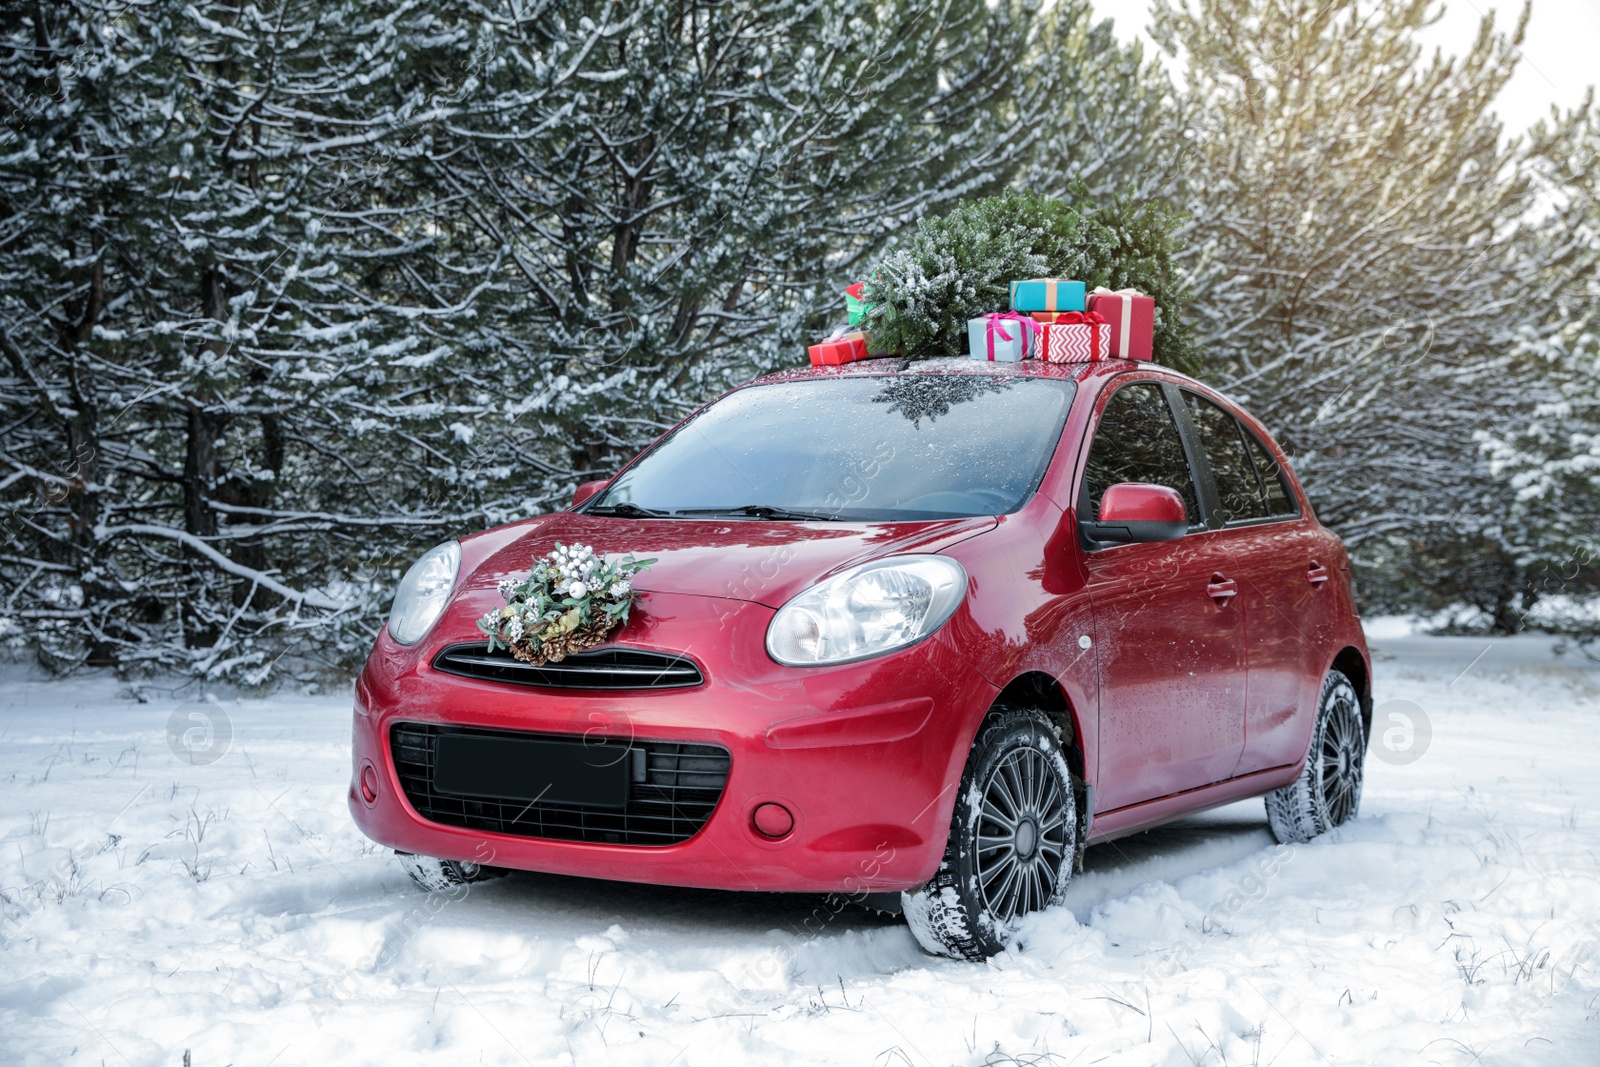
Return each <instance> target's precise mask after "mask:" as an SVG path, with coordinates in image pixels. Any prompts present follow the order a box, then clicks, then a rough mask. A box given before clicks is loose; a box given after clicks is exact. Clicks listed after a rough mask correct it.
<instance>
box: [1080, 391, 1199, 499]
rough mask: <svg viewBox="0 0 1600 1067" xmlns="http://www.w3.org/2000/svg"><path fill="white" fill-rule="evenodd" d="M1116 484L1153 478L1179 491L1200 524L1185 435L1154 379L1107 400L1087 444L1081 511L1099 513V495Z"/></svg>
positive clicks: (1156, 482)
mask: <svg viewBox="0 0 1600 1067" xmlns="http://www.w3.org/2000/svg"><path fill="white" fill-rule="evenodd" d="M1118 482H1149V483H1150V484H1152V485H1164V486H1166V487H1167V488H1169V489H1176V490H1177V491H1178V492H1179V493H1180V494H1181V495H1182V496H1183V506H1184V508H1185V509H1186V510H1187V511H1188V513H1189V523H1190V525H1191V526H1192V525H1196V524H1198V523H1199V522H1200V503H1199V499H1198V497H1197V495H1196V493H1195V488H1194V477H1193V475H1192V474H1191V473H1190V471H1189V461H1188V459H1187V458H1186V457H1185V456H1184V452H1183V438H1181V437H1180V436H1179V435H1178V424H1177V423H1176V422H1175V421H1174V420H1173V418H1172V409H1171V408H1169V407H1168V406H1167V396H1166V393H1165V392H1164V391H1163V390H1162V388H1161V386H1160V385H1159V384H1157V383H1156V382H1135V383H1133V384H1131V385H1125V386H1123V387H1122V388H1120V389H1118V390H1117V391H1116V393H1115V394H1114V395H1113V396H1112V397H1111V399H1110V400H1109V401H1108V402H1107V403H1106V406H1105V410H1104V411H1103V412H1102V413H1101V415H1100V425H1099V426H1097V427H1096V428H1095V432H1094V442H1093V444H1091V445H1090V447H1089V460H1088V463H1087V465H1086V469H1085V471H1084V476H1083V498H1082V503H1083V509H1082V514H1083V515H1084V517H1085V519H1086V520H1087V521H1091V522H1092V521H1094V518H1095V516H1097V515H1099V514H1100V498H1101V497H1102V496H1104V495H1105V491H1106V489H1107V488H1109V487H1110V486H1113V485H1116V484H1117V483H1118Z"/></svg>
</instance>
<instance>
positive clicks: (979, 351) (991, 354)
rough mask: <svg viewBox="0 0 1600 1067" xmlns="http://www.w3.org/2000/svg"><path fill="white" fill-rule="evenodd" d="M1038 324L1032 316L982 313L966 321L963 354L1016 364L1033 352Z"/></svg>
mask: <svg viewBox="0 0 1600 1067" xmlns="http://www.w3.org/2000/svg"><path fill="white" fill-rule="evenodd" d="M1038 337H1039V327H1038V325H1037V324H1036V323H1034V321H1033V320H1032V319H1021V318H1017V317H1013V316H1010V315H985V316H984V317H983V318H981V319H968V320H967V353H968V355H970V356H971V357H972V358H973V359H981V360H985V361H991V362H994V363H1018V362H1021V361H1022V360H1024V359H1028V358H1030V357H1031V356H1032V355H1033V349H1034V347H1035V345H1036V344H1037V342H1038Z"/></svg>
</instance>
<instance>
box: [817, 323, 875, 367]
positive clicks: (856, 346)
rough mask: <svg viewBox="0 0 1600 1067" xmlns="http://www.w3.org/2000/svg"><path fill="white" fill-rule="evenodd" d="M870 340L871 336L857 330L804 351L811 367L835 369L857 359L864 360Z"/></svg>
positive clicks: (831, 338)
mask: <svg viewBox="0 0 1600 1067" xmlns="http://www.w3.org/2000/svg"><path fill="white" fill-rule="evenodd" d="M871 340H872V335H871V334H869V333H866V332H865V331H862V330H857V331H855V332H854V333H846V334H839V335H837V336H834V337H830V338H828V339H827V340H826V341H823V342H822V343H821V344H817V345H812V346H811V347H810V348H808V349H806V353H807V354H808V355H810V357H811V365H812V366H813V367H837V366H840V365H841V364H845V363H854V362H855V361H856V360H858V359H866V358H867V343H868V342H869V341H871Z"/></svg>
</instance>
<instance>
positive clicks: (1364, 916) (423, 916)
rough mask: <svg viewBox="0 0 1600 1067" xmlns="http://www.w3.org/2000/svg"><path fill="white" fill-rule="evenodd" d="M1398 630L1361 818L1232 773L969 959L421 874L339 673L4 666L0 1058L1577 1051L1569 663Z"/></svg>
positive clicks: (852, 934)
mask: <svg viewBox="0 0 1600 1067" xmlns="http://www.w3.org/2000/svg"><path fill="white" fill-rule="evenodd" d="M1401 634H1402V631H1400V630H1395V629H1390V630H1386V631H1383V632H1381V634H1380V636H1378V638H1377V640H1376V653H1377V659H1378V662H1377V670H1378V698H1379V700H1380V701H1400V702H1403V701H1409V702H1410V703H1409V704H1407V703H1391V704H1389V705H1388V706H1387V707H1380V709H1379V710H1380V722H1379V724H1378V730H1377V733H1378V734H1379V739H1378V743H1377V746H1376V747H1377V749H1378V750H1379V751H1383V752H1384V753H1385V754H1386V755H1389V756H1390V761H1384V760H1379V759H1376V758H1374V759H1373V760H1371V761H1370V762H1369V765H1368V766H1369V770H1368V781H1367V791H1366V795H1365V798H1364V801H1363V805H1362V811H1361V817H1360V819H1359V820H1358V821H1357V822H1356V823H1354V824H1352V825H1350V826H1348V827H1346V828H1345V829H1343V830H1342V831H1340V832H1338V833H1336V834H1334V835H1332V836H1331V837H1329V838H1328V839H1326V840H1320V841H1317V842H1314V843H1312V844H1310V845H1304V846H1300V847H1296V848H1285V849H1281V848H1278V847H1276V846H1274V844H1273V843H1272V841H1271V840H1270V838H1269V837H1268V835H1267V831H1266V829H1265V826H1264V822H1263V818H1262V813H1261V807H1260V803H1259V802H1258V801H1253V802H1250V803H1247V804H1239V805H1234V806H1232V807H1229V808H1224V809H1221V810H1219V811H1217V812H1213V813H1211V814H1209V815H1206V816H1204V817H1201V818H1196V819H1191V820H1189V821H1187V822H1185V823H1182V824H1179V825H1177V826H1174V827H1171V828H1168V829H1165V830H1161V831H1156V832H1153V833H1149V834H1145V835H1143V836H1140V837H1136V838H1131V839H1127V840H1124V841H1121V842H1117V843H1115V844H1114V845H1107V846H1102V847H1100V848H1098V849H1096V850H1093V851H1091V853H1090V857H1089V867H1090V869H1089V871H1088V873H1087V874H1086V875H1083V876H1080V877H1079V878H1078V879H1077V880H1076V881H1075V882H1074V884H1073V887H1072V891H1071V898H1070V902H1069V906H1068V907H1067V908H1062V909H1058V910H1056V911H1054V912H1052V913H1049V914H1047V915H1045V916H1041V917H1038V918H1036V919H1035V920H1033V921H1032V923H1031V925H1030V927H1029V928H1028V930H1027V936H1026V939H1025V944H1024V947H1023V948H1021V950H1019V951H1016V952H1014V953H1012V954H1009V955H1006V956H1003V957H1001V958H999V959H996V960H994V961H993V962H991V963H990V964H988V965H981V964H979V965H974V964H964V963H956V962H952V961H948V960H938V959H931V958H929V957H927V956H924V955H922V954H921V953H920V952H919V951H918V949H917V948H916V946H915V944H914V943H913V941H912V939H911V936H910V935H909V933H907V932H906V930H905V929H904V928H903V927H902V926H901V925H900V924H899V923H898V922H896V921H893V920H887V919H880V918H878V917H875V916H872V915H868V914H866V913H861V912H856V911H854V910H850V911H845V912H841V913H839V914H837V915H834V914H831V913H830V911H829V909H828V906H827V905H826V904H825V903H824V902H822V901H820V900H819V899H817V898H810V897H780V896H749V895H739V894H731V893H712V892H701V891H688V890H671V889H659V888H651V887H642V886H628V885H613V884H606V883H599V882H587V881H581V880H577V879H568V878H556V877H546V876H536V875H515V876H512V877H510V878H507V879H503V880H500V881H497V882H492V883H489V884H487V885H484V886H481V887H477V888H475V889H473V890H472V891H471V892H470V893H469V894H467V895H466V896H465V897H464V898H462V899H458V900H442V899H439V898H431V899H430V898H427V897H425V896H423V895H422V894H420V893H419V892H417V891H415V890H414V889H412V887H411V885H410V883H409V882H408V880H407V879H406V877H405V875H404V874H403V873H402V872H401V871H400V869H399V868H398V867H397V866H396V865H395V864H394V862H393V861H392V860H391V859H390V858H389V857H388V856H387V855H386V854H385V853H384V852H382V851H380V850H378V849H375V848H373V847H371V846H370V845H369V844H368V843H367V842H366V841H365V840H364V839H363V838H362V837H361V835H360V834H359V833H357V831H356V830H355V828H354V826H353V825H352V824H351V822H350V819H349V816H348V814H347V813H346V811H345V803H344V790H345V783H346V778H347V773H348V755H347V748H348V737H349V729H350V727H349V711H348V701H347V700H346V698H344V697H343V696H340V697H278V698H274V699H272V700H268V701H253V700H246V701H235V700H232V699H227V700H222V701H219V702H212V701H207V700H206V699H204V698H201V697H198V696H197V695H195V694H192V693H186V694H177V695H165V696H163V695H149V702H148V703H142V704H141V703H136V702H133V701H131V700H130V699H128V697H127V694H126V692H125V691H124V690H121V689H119V687H118V686H116V685H115V684H114V683H111V682H108V681H99V680H82V681H70V682H65V683H47V682H42V681H36V680H26V679H24V678H23V677H22V676H20V675H15V674H13V675H12V676H11V678H10V679H9V681H8V682H7V684H5V685H4V687H3V691H0V739H3V743H0V888H3V890H4V903H3V905H0V906H3V917H0V919H3V921H0V1062H4V1063H23V1064H67V1063H70V1064H80V1063H81V1064H100V1063H107V1064H118V1063H128V1064H135V1065H141V1067H142V1065H144V1064H169V1065H176V1064H178V1063H180V1062H182V1059H183V1054H184V1051H185V1050H186V1049H187V1050H191V1052H192V1063H193V1064H195V1065H197V1067H202V1065H203V1067H211V1065H220V1064H228V1063H234V1064H279V1065H287V1064H319V1065H322V1064H345V1063H383V1064H404V1063H412V1062H423V1060H424V1055H426V1057H427V1058H426V1062H430V1063H440V1064H452V1065H453V1064H460V1063H478V1062H482V1063H493V1064H501V1063H504V1064H516V1063H530V1064H541V1065H542V1064H546V1063H551V1064H556V1063H574V1064H587V1063H606V1064H619V1065H630V1064H652V1065H664V1064H668V1063H673V1064H683V1065H690V1064H715V1065H722V1064H730V1063H746V1062H775V1063H797V1064H799V1063H841V1064H911V1065H917V1067H921V1065H925V1064H935V1065H943V1064H987V1063H1028V1064H1034V1063H1039V1064H1070V1063H1082V1064H1089V1063H1110V1064H1118V1065H1123V1064H1126V1065H1134V1064H1139V1065H1143V1064H1174V1065H1179V1064H1183V1065H1187V1064H1211V1065H1215V1064H1222V1063H1227V1064H1267V1063H1280V1064H1300V1063H1324V1062H1325V1063H1370V1064H1385V1065H1387V1064H1406V1063H1440V1064H1468V1063H1484V1064H1528V1063H1550V1064H1563V1065H1570V1064H1594V1063H1600V853H1597V848H1600V781H1597V778H1596V774H1595V762H1596V752H1597V746H1596V741H1595V738H1596V729H1597V727H1600V670H1597V669H1596V668H1595V667H1593V666H1592V665H1585V664H1584V663H1583V662H1582V661H1578V662H1572V661H1571V660H1570V659H1559V660H1558V659H1556V658H1554V657H1553V656H1552V655H1551V653H1550V647H1549V642H1548V641H1546V640H1544V639H1542V638H1518V639H1510V640H1504V639H1502V640H1498V641H1490V640H1487V639H1470V638H1459V639H1457V638H1425V637H1409V636H1403V635H1401ZM191 712H196V713H203V716H205V717H209V718H210V719H211V721H212V722H213V723H214V724H216V723H220V722H222V720H223V716H225V717H226V720H227V722H228V723H229V724H230V725H231V738H225V737H223V736H221V735H222V734H223V733H227V732H228V731H227V730H218V731H217V732H216V733H214V734H213V737H212V742H213V744H212V748H211V749H210V751H211V752H212V753H213V754H216V755H218V757H219V758H216V759H215V760H214V762H210V763H205V764H200V765H195V764H191V763H188V762H184V761H183V760H180V759H179V758H178V756H177V755H175V753H174V751H173V750H172V746H171V745H169V740H168V737H169V722H171V721H173V720H174V719H176V721H177V722H178V724H179V726H180V729H179V731H178V732H179V733H180V734H181V733H182V729H185V728H191V727H192V728H193V729H195V730H196V731H199V732H196V733H194V734H191V735H190V738H189V741H190V742H191V744H195V745H203V744H204V742H205V740H206V737H205V735H204V732H203V727H202V725H201V723H202V722H203V718H197V719H193V720H191V719H190V718H189V716H190V713H191ZM1389 712H1397V713H1401V714H1403V715H1405V716H1406V717H1407V718H1409V720H1410V722H1411V725H1410V726H1409V727H1408V726H1407V722H1406V721H1405V719H1389V718H1388V714H1389ZM219 713H220V714H219ZM1408 729H1409V730H1410V731H1411V732H1410V734H1409V738H1410V742H1411V747H1410V748H1409V750H1407V749H1405V747H1404V742H1405V741H1406V740H1407V736H1408V735H1407V731H1408ZM1385 731H1394V732H1392V733H1390V734H1389V741H1390V744H1391V748H1396V749H1398V752H1396V753H1393V754H1391V753H1390V752H1389V750H1385V749H1383V735H1384V733H1385ZM1430 734H1431V736H1429V735H1430ZM179 751H182V749H181V748H180V749H179ZM1418 752H1420V756H1418V757H1417V758H1415V759H1414V760H1412V761H1411V762H1409V763H1405V762H1401V761H1400V760H1401V759H1403V758H1405V757H1406V756H1408V755H1411V754H1416V753H1418Z"/></svg>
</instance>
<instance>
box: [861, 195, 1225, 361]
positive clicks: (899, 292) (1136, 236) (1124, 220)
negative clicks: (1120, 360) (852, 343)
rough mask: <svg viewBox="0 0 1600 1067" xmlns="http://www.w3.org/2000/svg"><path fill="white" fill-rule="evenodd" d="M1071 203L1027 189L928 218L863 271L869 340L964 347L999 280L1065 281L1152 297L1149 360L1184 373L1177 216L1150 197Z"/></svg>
mask: <svg viewBox="0 0 1600 1067" xmlns="http://www.w3.org/2000/svg"><path fill="white" fill-rule="evenodd" d="M1072 192H1073V193H1074V195H1075V196H1076V197H1077V199H1076V200H1075V202H1073V203H1072V204H1071V205H1069V204H1067V203H1064V202H1062V201H1060V200H1056V199H1052V198H1048V197H1040V196H1034V195H1031V194H1024V193H1017V192H1007V193H1005V194H1003V195H1001V196H994V197H981V198H978V199H975V200H964V201H962V202H960V203H959V204H957V205H956V206H955V207H954V208H953V209H952V210H951V211H950V212H949V213H948V214H945V215H929V216H927V217H926V218H924V219H922V220H921V221H920V222H918V224H917V227H916V230H915V231H914V232H912V233H911V235H910V236H909V237H907V238H905V239H904V241H902V243H900V244H899V246H898V247H896V248H895V249H894V250H893V251H891V252H890V253H889V254H888V255H886V256H885V257H884V258H883V259H882V260H881V261H880V262H879V263H878V264H877V265H876V266H875V267H873V268H872V270H871V277H870V279H869V280H868V282H867V284H866V288H865V290H864V293H865V296H866V299H867V300H868V301H869V302H870V303H872V305H873V306H872V308H871V309H870V310H869V312H868V316H867V320H866V324H865V325H866V327H867V328H868V329H870V330H871V331H872V339H873V346H874V348H876V349H879V350H882V351H884V352H894V353H901V354H903V355H907V356H912V357H921V356H954V355H960V354H962V353H964V352H965V351H966V346H967V321H968V320H969V319H974V318H977V317H979V316H981V315H985V314H988V313H989V312H993V311H1003V310H1005V309H1006V308H1007V307H1008V306H1009V303H1008V301H1009V296H1010V283H1011V282H1012V281H1018V280H1022V279H1026V278H1068V279H1073V280H1076V281H1081V282H1083V283H1084V284H1085V285H1087V286H1088V287H1089V288H1090V289H1093V288H1094V287H1096V286H1102V285H1103V286H1106V287H1109V288H1113V289H1121V288H1126V287H1132V288H1136V289H1139V290H1140V291H1142V292H1144V293H1146V294H1147V295H1149V296H1153V297H1155V298H1156V330H1155V357H1156V359H1157V360H1159V361H1161V362H1162V363H1165V364H1166V365H1168V366H1171V367H1176V368H1179V369H1189V368H1190V366H1191V364H1192V362H1193V356H1192V352H1191V348H1190V341H1189V328H1188V326H1187V325H1186V324H1185V323H1184V320H1183V309H1184V306H1185V304H1186V303H1187V302H1188V299H1189V297H1188V293H1187V291H1186V290H1185V288H1184V286H1183V282H1182V279H1180V278H1179V277H1178V273H1177V271H1176V270H1175V269H1174V267H1173V252H1174V250H1175V248H1176V238H1175V237H1174V232H1175V231H1176V230H1177V229H1178V228H1179V227H1180V226H1181V225H1182V222H1183V219H1182V216H1180V215H1178V214H1177V213H1175V212H1173V211H1172V210H1171V209H1170V208H1169V207H1168V206H1167V205H1166V203H1165V202H1164V201H1162V200H1159V199H1145V198H1135V197H1133V196H1130V195H1123V196H1107V197H1105V198H1103V199H1099V200H1095V199H1091V198H1090V196H1089V194H1088V190H1087V189H1086V188H1084V186H1083V185H1082V184H1081V183H1074V185H1073V188H1072Z"/></svg>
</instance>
